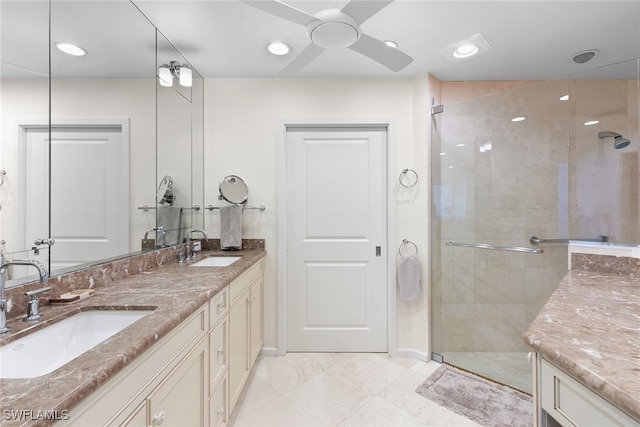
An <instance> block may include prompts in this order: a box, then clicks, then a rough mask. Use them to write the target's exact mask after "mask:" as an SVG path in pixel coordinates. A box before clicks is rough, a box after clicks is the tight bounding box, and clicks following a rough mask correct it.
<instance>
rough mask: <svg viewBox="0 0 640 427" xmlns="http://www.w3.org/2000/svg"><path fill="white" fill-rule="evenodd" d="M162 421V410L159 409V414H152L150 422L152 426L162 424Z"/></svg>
mask: <svg viewBox="0 0 640 427" xmlns="http://www.w3.org/2000/svg"><path fill="white" fill-rule="evenodd" d="M163 422H164V412H163V411H161V412H160V413H159V414H155V415H154V416H153V418H152V419H151V423H152V424H153V425H154V426H159V425H162V423H163Z"/></svg>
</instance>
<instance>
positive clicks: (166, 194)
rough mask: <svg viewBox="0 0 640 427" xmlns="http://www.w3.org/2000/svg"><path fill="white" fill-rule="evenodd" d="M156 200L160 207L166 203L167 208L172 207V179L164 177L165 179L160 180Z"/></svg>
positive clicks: (173, 198)
mask: <svg viewBox="0 0 640 427" xmlns="http://www.w3.org/2000/svg"><path fill="white" fill-rule="evenodd" d="M156 198H157V200H158V203H159V204H161V205H164V204H165V203H166V204H167V205H169V206H173V202H174V201H175V196H174V194H173V178H172V177H171V176H169V175H165V177H164V178H162V181H160V185H158V190H157V191H156Z"/></svg>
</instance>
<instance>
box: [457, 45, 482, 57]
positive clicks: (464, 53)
mask: <svg viewBox="0 0 640 427" xmlns="http://www.w3.org/2000/svg"><path fill="white" fill-rule="evenodd" d="M478 50H479V49H478V46H476V45H474V44H463V45H462V46H460V47H458V48H457V49H456V50H454V51H453V56H454V57H456V58H468V57H470V56H473V55H475V54H476V53H478Z"/></svg>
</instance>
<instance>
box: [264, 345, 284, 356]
mask: <svg viewBox="0 0 640 427" xmlns="http://www.w3.org/2000/svg"><path fill="white" fill-rule="evenodd" d="M279 355H280V353H279V352H278V349H277V348H276V347H262V350H260V356H279Z"/></svg>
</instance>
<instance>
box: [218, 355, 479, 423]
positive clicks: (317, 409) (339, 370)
mask: <svg viewBox="0 0 640 427" xmlns="http://www.w3.org/2000/svg"><path fill="white" fill-rule="evenodd" d="M438 366H440V365H439V364H438V363H436V362H428V363H427V362H421V361H417V360H415V359H404V358H390V357H389V356H388V355H387V354H382V353H379V354H378V353H376V354H372V353H288V354H287V355H286V356H282V357H259V358H258V361H257V362H256V366H255V368H254V370H253V373H252V374H251V376H250V377H249V379H248V380H247V384H246V386H245V389H244V391H243V394H242V395H241V397H240V400H239V401H238V403H237V405H236V408H235V410H234V414H233V416H232V417H231V420H230V422H229V425H230V426H235V427H262V426H278V427H303V426H340V427H343V426H344V427H347V426H366V427H375V426H394V427H395V426H398V427H400V426H437V427H445V426H461V427H465V426H478V424H476V423H474V422H473V421H471V420H469V419H467V418H465V417H463V416H461V415H458V414H456V413H454V412H452V411H450V410H448V409H446V408H444V407H442V406H439V405H437V404H436V403H434V402H432V401H430V400H428V399H425V398H424V397H422V396H420V395H418V394H417V393H415V389H416V387H418V385H420V384H421V383H422V382H423V381H424V380H425V379H426V378H427V377H428V376H429V375H430V374H431V373H433V371H435V370H436V369H437V368H438Z"/></svg>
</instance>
